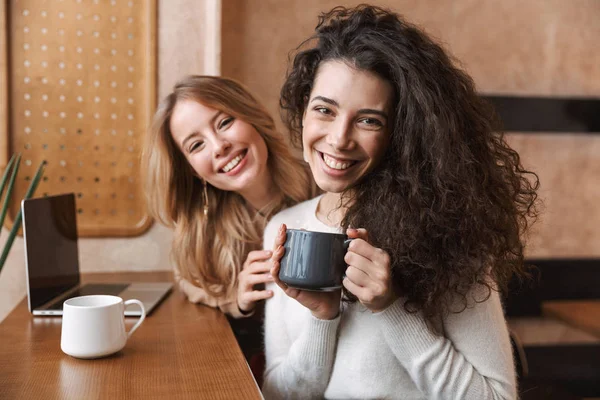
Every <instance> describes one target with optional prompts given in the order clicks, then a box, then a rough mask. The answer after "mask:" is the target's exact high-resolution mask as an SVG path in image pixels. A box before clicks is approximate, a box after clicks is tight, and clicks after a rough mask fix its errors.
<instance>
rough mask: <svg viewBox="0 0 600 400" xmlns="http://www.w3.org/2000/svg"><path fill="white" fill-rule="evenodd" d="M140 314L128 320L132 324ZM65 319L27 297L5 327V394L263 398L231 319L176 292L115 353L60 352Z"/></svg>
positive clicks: (0, 356)
mask: <svg viewBox="0 0 600 400" xmlns="http://www.w3.org/2000/svg"><path fill="white" fill-rule="evenodd" d="M83 280H84V281H85V280H93V281H97V282H127V281H133V280H135V281H147V282H151V281H160V280H172V274H171V273H169V272H154V273H118V274H117V273H113V274H88V275H85V276H84V277H83ZM135 321H136V318H127V322H126V325H127V326H128V329H129V327H130V326H131V325H133V323H134V322H135ZM60 333H61V318H60V317H33V316H32V315H31V314H30V313H29V311H28V309H27V299H25V300H23V301H22V302H21V303H20V304H19V305H18V306H17V307H16V308H15V309H14V310H13V311H12V312H11V314H10V315H9V316H8V317H7V318H6V319H5V320H4V321H3V322H2V323H1V324H0V399H3V400H11V399H86V400H88V399H140V398H143V399H169V400H171V399H188V398H190V399H191V398H193V399H260V398H262V395H261V393H260V390H259V389H258V387H257V385H256V382H255V380H254V378H253V376H252V373H251V372H250V369H249V368H248V364H247V363H246V361H245V359H244V356H243V354H242V352H241V350H240V348H239V346H238V344H237V341H236V339H235V336H234V335H233V332H232V330H231V328H230V326H229V323H228V322H227V319H226V317H225V316H224V315H223V314H222V313H221V312H220V311H218V310H215V309H212V308H209V307H206V306H199V305H194V304H191V303H189V302H188V301H187V300H186V299H185V298H184V296H183V295H182V294H181V293H179V291H178V290H176V289H174V290H173V291H172V292H171V293H170V294H169V295H168V297H167V298H166V299H165V300H164V301H163V302H162V303H161V304H160V305H159V306H158V307H157V308H156V309H155V310H154V311H153V313H152V314H150V315H149V316H148V317H147V318H146V320H145V321H144V323H142V325H141V326H140V328H139V329H138V330H137V331H136V332H135V333H134V334H133V336H132V337H131V339H129V341H128V343H127V345H126V346H125V348H124V349H123V350H122V351H120V352H119V353H117V354H115V355H113V356H110V357H108V358H102V359H96V360H79V359H76V358H73V357H70V356H68V355H66V354H64V353H63V352H62V351H61V349H60Z"/></svg>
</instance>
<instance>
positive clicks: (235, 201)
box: [142, 76, 315, 318]
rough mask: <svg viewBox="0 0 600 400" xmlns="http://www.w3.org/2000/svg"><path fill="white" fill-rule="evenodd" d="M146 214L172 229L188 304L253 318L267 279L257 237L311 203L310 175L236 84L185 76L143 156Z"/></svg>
mask: <svg viewBox="0 0 600 400" xmlns="http://www.w3.org/2000/svg"><path fill="white" fill-rule="evenodd" d="M142 171H143V174H144V176H143V179H144V185H145V193H146V198H147V203H148V206H149V211H150V213H151V215H153V216H154V217H155V218H156V219H157V220H158V221H160V222H161V223H163V224H164V225H166V226H168V227H171V228H173V230H174V237H173V243H172V248H171V253H172V258H173V261H174V267H175V276H176V280H177V281H178V284H179V288H180V289H181V290H182V291H183V292H184V293H185V295H186V296H187V298H188V299H189V300H190V301H191V302H194V303H202V304H206V305H208V306H211V307H218V308H219V309H221V310H222V311H223V312H225V313H226V314H228V315H230V316H232V317H234V318H240V317H244V316H249V315H252V313H253V312H254V309H255V306H256V304H257V302H258V301H260V300H263V299H267V298H269V297H271V296H272V295H273V293H272V291H270V290H263V289H264V285H263V284H264V283H266V282H269V281H270V280H271V279H272V278H271V276H270V274H269V266H268V264H267V262H266V261H267V260H268V259H269V257H270V252H267V251H263V250H261V249H262V234H263V230H264V227H265V225H266V223H267V222H268V220H269V218H270V217H271V216H272V215H273V214H275V213H276V212H278V211H280V210H282V209H284V208H286V207H289V206H291V205H294V204H296V203H298V202H301V201H304V200H306V199H309V198H311V197H312V196H313V195H314V193H313V192H314V187H315V186H314V185H313V183H312V180H311V178H310V173H309V172H308V170H307V169H306V168H305V167H304V165H303V163H302V162H301V161H299V160H297V159H296V158H295V157H294V156H293V155H292V154H291V152H290V150H289V149H288V146H287V144H286V142H285V140H284V138H283V136H282V135H281V134H280V133H279V132H277V130H276V128H275V124H274V122H273V119H272V118H271V116H270V115H269V113H268V112H267V111H266V110H265V108H264V107H263V106H262V105H261V104H260V103H259V102H258V101H257V100H256V98H255V97H254V96H253V95H252V94H251V93H250V92H249V91H248V90H247V89H246V88H245V87H244V86H242V85H241V84H239V83H238V82H235V81H233V80H230V79H226V78H221V77H213V76H188V77H186V78H184V79H183V80H181V81H180V82H178V83H177V84H176V85H175V87H174V89H173V92H172V93H171V94H169V95H168V96H167V97H166V98H165V99H164V100H163V101H162V102H161V103H160V105H159V107H158V110H157V111H156V114H155V116H154V121H153V124H152V128H151V130H150V131H149V133H148V136H147V137H146V141H145V143H144V149H143V153H142Z"/></svg>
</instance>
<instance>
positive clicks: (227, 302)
mask: <svg viewBox="0 0 600 400" xmlns="http://www.w3.org/2000/svg"><path fill="white" fill-rule="evenodd" d="M174 273H175V282H177V285H178V286H179V289H180V290H181V291H182V292H183V293H184V294H185V295H186V296H187V298H188V300H189V301H190V302H192V303H196V304H204V305H207V306H210V307H215V308H218V309H220V310H221V311H222V312H224V313H225V314H228V315H230V316H232V317H233V318H246V317H249V316H251V315H252V314H253V313H254V312H250V313H248V314H242V312H241V311H240V309H239V308H238V305H237V292H236V291H233V293H232V295H231V296H229V297H223V298H219V297H213V296H210V295H209V294H208V293H206V291H205V290H204V289H202V288H200V287H198V286H196V285H194V284H193V283H192V282H190V281H189V280H187V279H185V278H182V277H181V274H180V273H179V270H178V269H177V268H175V271H174Z"/></svg>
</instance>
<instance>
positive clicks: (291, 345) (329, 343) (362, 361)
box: [263, 197, 517, 400]
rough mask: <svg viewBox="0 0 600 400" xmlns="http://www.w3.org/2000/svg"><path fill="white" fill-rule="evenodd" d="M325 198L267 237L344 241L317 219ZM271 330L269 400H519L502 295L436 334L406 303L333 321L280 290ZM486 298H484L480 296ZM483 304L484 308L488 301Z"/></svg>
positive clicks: (274, 225) (292, 213)
mask: <svg viewBox="0 0 600 400" xmlns="http://www.w3.org/2000/svg"><path fill="white" fill-rule="evenodd" d="M319 200H320V197H317V198H315V199H312V200H309V201H306V202H304V203H301V204H298V205H297V206H295V207H292V208H289V209H286V210H284V211H282V212H280V213H279V214H277V215H276V216H275V217H273V219H272V220H271V221H270V223H269V224H268V226H267V228H266V230H265V237H264V238H265V239H264V247H265V249H272V248H273V243H274V240H275V235H276V232H277V229H278V228H279V226H280V225H281V224H282V223H285V224H286V225H287V226H288V228H296V229H307V230H311V231H321V232H339V230H337V229H334V228H331V227H328V226H327V225H325V224H323V223H322V222H320V221H319V220H318V219H317V218H316V216H315V212H316V208H317V204H318V202H319ZM271 289H273V290H274V291H275V296H274V297H273V298H272V299H270V300H268V301H267V305H266V317H265V318H266V320H265V347H266V371H265V379H264V384H263V393H264V396H265V398H267V399H292V398H298V399H317V398H328V399H372V398H377V399H383V398H385V399H474V400H485V399H515V398H516V397H517V395H516V383H515V372H514V364H513V355H512V349H511V346H510V341H509V335H508V330H507V327H506V321H505V319H504V315H503V311H502V307H501V304H500V299H499V296H498V294H497V293H496V292H495V291H494V292H492V295H491V297H490V298H489V299H487V300H486V301H484V302H479V303H477V302H472V304H471V305H470V307H469V308H467V309H466V310H464V311H463V312H460V313H454V314H451V315H449V316H448V317H447V318H445V319H443V320H440V321H439V326H440V327H441V329H442V332H443V335H442V336H438V335H435V334H432V333H431V332H430V331H429V330H428V328H427V326H426V323H425V321H424V319H423V318H422V317H421V315H420V314H418V313H416V314H414V313H413V314H411V313H407V312H406V311H405V310H404V308H403V304H402V300H403V299H399V300H398V301H396V302H395V303H393V304H392V305H391V306H390V307H388V308H387V309H386V310H384V311H382V312H380V313H372V312H371V311H369V310H368V309H367V308H366V307H364V306H362V304H360V303H358V302H357V303H354V304H351V305H345V306H344V307H343V308H342V311H341V313H340V316H338V317H337V318H336V319H334V320H331V321H325V320H319V319H317V318H314V317H313V316H312V315H311V313H310V311H309V310H308V309H307V308H305V307H303V306H302V305H300V303H298V302H297V301H295V300H293V299H291V298H289V297H287V296H286V295H285V294H284V293H283V291H282V290H281V289H279V287H277V286H275V285H272V286H271ZM474 294H475V295H477V294H476V293H474ZM475 298H481V296H479V297H477V296H475Z"/></svg>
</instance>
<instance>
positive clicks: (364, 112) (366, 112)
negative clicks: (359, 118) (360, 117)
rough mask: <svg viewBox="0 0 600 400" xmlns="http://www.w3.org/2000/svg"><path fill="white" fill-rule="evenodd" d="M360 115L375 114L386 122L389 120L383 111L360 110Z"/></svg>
mask: <svg viewBox="0 0 600 400" xmlns="http://www.w3.org/2000/svg"><path fill="white" fill-rule="evenodd" d="M358 113H359V114H375V115H379V116H382V117H383V118H385V119H386V120H387V119H388V116H387V114H386V113H385V112H383V111H381V110H375V109H373V108H361V109H360V110H358Z"/></svg>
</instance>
